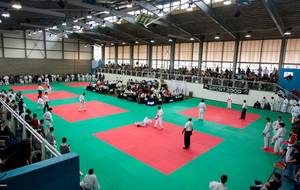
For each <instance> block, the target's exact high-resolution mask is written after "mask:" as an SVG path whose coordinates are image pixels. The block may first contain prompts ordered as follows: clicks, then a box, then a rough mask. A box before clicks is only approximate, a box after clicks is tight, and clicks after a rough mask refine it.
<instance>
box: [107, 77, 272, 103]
mask: <svg viewBox="0 0 300 190" xmlns="http://www.w3.org/2000/svg"><path fill="white" fill-rule="evenodd" d="M103 74H104V75H105V80H109V81H113V80H116V78H117V77H118V78H120V77H122V79H123V83H124V82H125V83H124V84H127V81H128V79H133V80H135V79H137V80H139V81H140V80H142V79H144V80H154V78H145V77H136V76H128V75H117V74H109V73H103ZM157 80H159V79H157ZM165 83H167V85H168V86H169V87H171V81H170V80H165ZM189 91H193V97H196V98H205V99H209V100H215V101H220V102H226V98H227V93H225V92H217V91H212V90H207V89H203V84H197V83H187V94H186V95H188V92H189ZM264 96H265V97H266V98H267V99H268V100H271V97H272V96H273V97H274V98H276V94H275V93H274V92H265V91H258V90H249V94H248V95H243V94H233V101H232V102H233V104H239V105H242V103H243V101H244V100H246V101H247V105H248V106H251V107H252V106H253V105H254V103H255V102H256V101H257V100H259V101H260V100H261V99H262V98H263V97H264Z"/></svg>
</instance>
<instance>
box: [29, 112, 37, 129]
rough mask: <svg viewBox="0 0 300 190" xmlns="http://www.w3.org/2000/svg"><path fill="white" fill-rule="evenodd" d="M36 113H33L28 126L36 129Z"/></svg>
mask: <svg viewBox="0 0 300 190" xmlns="http://www.w3.org/2000/svg"><path fill="white" fill-rule="evenodd" d="M36 117H37V114H36V113H35V114H33V118H32V120H31V121H32V122H31V123H30V126H31V127H33V128H34V129H37V128H38V126H39V120H38V119H37V118H36Z"/></svg>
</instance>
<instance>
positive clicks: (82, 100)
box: [79, 93, 86, 111]
mask: <svg viewBox="0 0 300 190" xmlns="http://www.w3.org/2000/svg"><path fill="white" fill-rule="evenodd" d="M84 96H85V93H83V94H82V95H81V96H80V98H79V100H80V108H79V111H81V108H82V107H83V110H84V111H86V109H85V101H84Z"/></svg>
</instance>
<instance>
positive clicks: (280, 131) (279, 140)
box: [273, 127, 286, 153]
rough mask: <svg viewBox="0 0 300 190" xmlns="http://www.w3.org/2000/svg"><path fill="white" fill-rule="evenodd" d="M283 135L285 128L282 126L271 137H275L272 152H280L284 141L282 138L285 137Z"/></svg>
mask: <svg viewBox="0 0 300 190" xmlns="http://www.w3.org/2000/svg"><path fill="white" fill-rule="evenodd" d="M285 135H286V129H285V128H284V127H283V128H279V129H278V131H277V133H276V135H275V137H273V138H277V141H276V142H275V146H274V152H276V153H277V152H278V151H279V152H280V153H282V152H283V143H284V138H285Z"/></svg>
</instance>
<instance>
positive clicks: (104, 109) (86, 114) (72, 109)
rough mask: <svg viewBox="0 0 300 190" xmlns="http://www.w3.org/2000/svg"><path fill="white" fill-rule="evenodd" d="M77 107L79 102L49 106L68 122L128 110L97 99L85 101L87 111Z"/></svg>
mask: <svg viewBox="0 0 300 190" xmlns="http://www.w3.org/2000/svg"><path fill="white" fill-rule="evenodd" d="M78 101H79V100H78ZM79 107H80V103H75V104H66V105H59V106H51V108H53V110H52V112H53V113H54V114H56V115H58V116H59V117H61V118H63V119H65V120H67V121H69V122H75V121H82V120H86V119H92V118H97V117H103V116H107V115H112V114H117V113H123V112H128V110H124V109H122V108H118V107H116V106H112V105H109V104H105V103H102V102H98V101H91V102H85V107H86V109H87V111H83V108H82V110H81V112H79V111H78V110H79Z"/></svg>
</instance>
